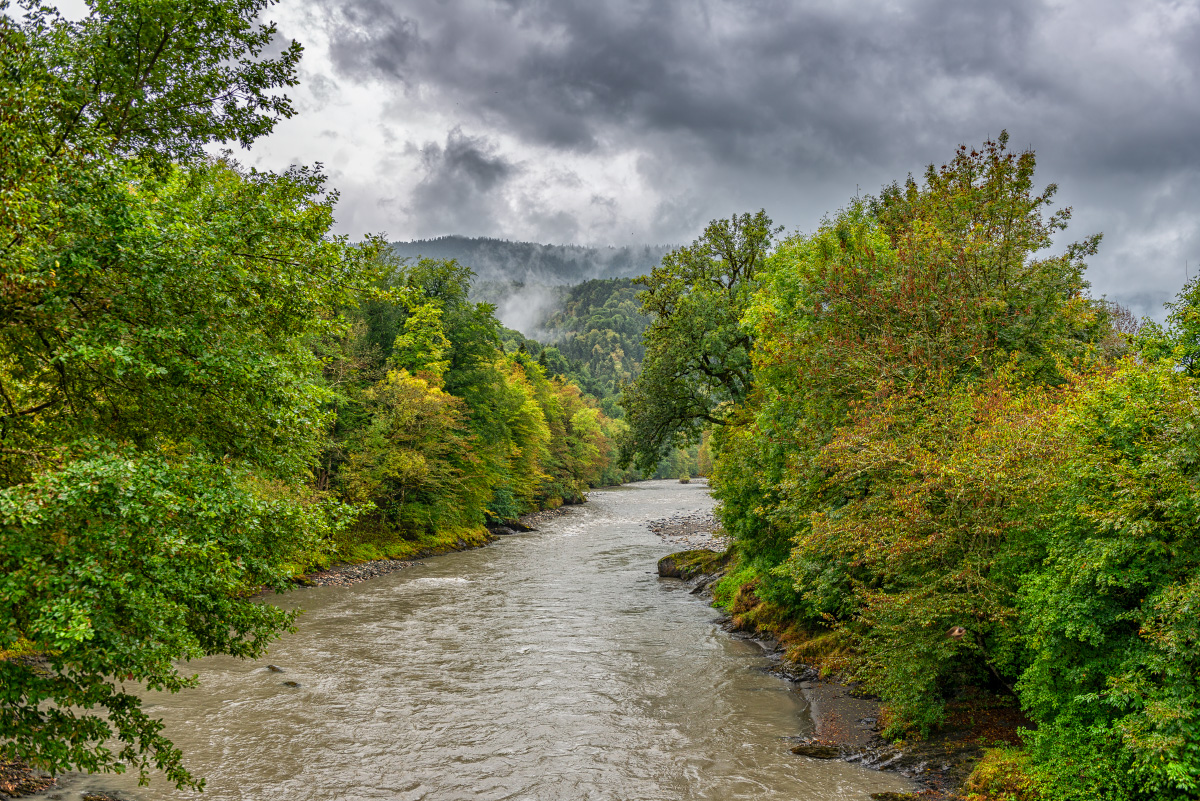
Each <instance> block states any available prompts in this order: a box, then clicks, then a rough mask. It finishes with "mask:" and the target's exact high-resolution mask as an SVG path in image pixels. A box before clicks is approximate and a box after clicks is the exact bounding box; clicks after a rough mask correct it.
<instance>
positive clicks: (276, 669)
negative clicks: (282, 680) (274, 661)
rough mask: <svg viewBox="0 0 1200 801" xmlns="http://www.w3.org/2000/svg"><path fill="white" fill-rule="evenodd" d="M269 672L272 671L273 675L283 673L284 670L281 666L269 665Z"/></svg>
mask: <svg viewBox="0 0 1200 801" xmlns="http://www.w3.org/2000/svg"><path fill="white" fill-rule="evenodd" d="M267 670H269V671H271V672H272V673H282V672H283V668H281V667H280V666H279V665H267Z"/></svg>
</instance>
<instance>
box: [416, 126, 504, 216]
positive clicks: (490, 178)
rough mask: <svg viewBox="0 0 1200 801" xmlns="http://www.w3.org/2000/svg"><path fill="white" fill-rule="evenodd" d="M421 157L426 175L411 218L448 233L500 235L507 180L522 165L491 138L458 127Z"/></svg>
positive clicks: (430, 144) (431, 144)
mask: <svg viewBox="0 0 1200 801" xmlns="http://www.w3.org/2000/svg"><path fill="white" fill-rule="evenodd" d="M420 157H421V167H422V177H421V180H420V182H419V183H418V184H417V185H416V187H415V188H414V189H413V192H412V202H411V206H410V208H409V210H408V211H409V216H410V217H411V218H412V219H413V220H415V221H417V222H418V224H432V225H434V226H435V227H440V228H442V230H445V231H459V230H468V229H470V230H474V231H485V232H486V233H489V234H494V233H496V231H495V230H493V229H492V227H493V226H494V225H495V222H496V216H497V212H498V211H501V210H503V209H504V208H506V206H507V204H506V202H505V199H504V196H503V189H504V183H505V181H507V179H508V178H510V177H511V176H512V175H513V174H514V173H515V172H516V169H517V168H516V166H514V165H513V164H511V163H510V162H508V161H507V160H506V159H505V158H504V157H503V156H500V155H498V154H497V153H496V150H495V147H493V146H492V144H491V143H490V142H489V141H488V140H487V139H486V138H484V137H472V136H466V135H464V134H463V132H462V131H461V130H460V129H458V128H455V129H454V130H452V131H450V133H449V135H447V137H446V142H445V144H444V145H443V144H439V143H437V142H427V143H426V144H425V145H424V147H422V148H421V150H420Z"/></svg>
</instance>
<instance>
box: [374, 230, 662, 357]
mask: <svg viewBox="0 0 1200 801" xmlns="http://www.w3.org/2000/svg"><path fill="white" fill-rule="evenodd" d="M391 247H392V250H393V252H395V254H396V255H397V256H399V257H401V258H404V259H408V260H410V261H416V260H418V259H421V258H426V259H454V260H455V261H457V262H458V263H459V264H461V265H463V266H465V267H468V268H470V269H471V271H472V272H474V273H475V280H474V281H473V282H472V286H471V300H472V301H474V302H483V303H490V304H492V305H493V306H495V307H496V317H497V318H498V319H499V320H500V322H502V323H503V324H504V325H505V326H507V327H508V328H512V329H515V330H517V331H520V332H521V333H523V334H525V335H526V336H528V337H531V338H533V339H536V340H539V341H543V342H546V341H551V340H552V339H553V338H554V336H555V335H554V334H553V333H552V332H549V331H547V330H545V329H544V327H543V326H544V323H545V322H546V320H547V318H548V317H550V316H551V315H553V314H554V313H555V312H556V311H557V310H558V309H559V307H560V306H561V304H562V303H563V301H564V299H565V297H566V287H568V286H574V285H578V284H582V283H584V282H585V281H590V280H593V279H606V278H635V277H637V276H639V275H648V274H649V273H650V271H651V270H653V269H654V268H655V267H657V266H658V265H659V263H660V262H661V261H662V257H663V256H665V255H666V254H667V253H668V252H670V251H671V249H672V248H673V246H672V245H637V246H632V247H631V246H624V247H614V246H608V247H588V246H585V245H546V244H540V243H536V242H513V241H509V240H507V239H491V238H487V237H468V236H441V237H437V238H436V239H417V240H413V241H411V242H392V243H391Z"/></svg>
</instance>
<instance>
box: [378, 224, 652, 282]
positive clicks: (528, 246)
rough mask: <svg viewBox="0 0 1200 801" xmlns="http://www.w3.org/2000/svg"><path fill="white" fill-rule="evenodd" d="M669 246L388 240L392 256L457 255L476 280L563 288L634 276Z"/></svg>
mask: <svg viewBox="0 0 1200 801" xmlns="http://www.w3.org/2000/svg"><path fill="white" fill-rule="evenodd" d="M672 247H673V246H672V245H639V246H635V247H601V248H592V247H585V246H583V245H541V244H538V243H536V242H510V241H508V240H507V239H485V238H474V237H467V236H442V237H438V238H437V239H418V240H416V241H413V242H393V243H392V249H393V250H394V251H395V252H396V255H398V256H402V257H408V258H412V259H415V258H417V257H420V256H424V257H426V258H431V259H456V260H457V261H458V263H459V264H464V265H466V266H467V267H470V268H471V269H472V270H474V271H475V275H476V276H477V278H476V281H477V282H481V283H482V282H493V281H495V282H518V283H522V284H542V285H544V286H562V285H573V284H581V283H583V282H584V281H588V280H591V279H593V278H633V277H635V276H639V275H645V274H646V273H649V272H650V271H651V270H652V269H654V268H655V267H657V266H658V264H659V262H661V261H662V257H663V256H664V255H666V253H667V252H668V251H670V250H671V249H672Z"/></svg>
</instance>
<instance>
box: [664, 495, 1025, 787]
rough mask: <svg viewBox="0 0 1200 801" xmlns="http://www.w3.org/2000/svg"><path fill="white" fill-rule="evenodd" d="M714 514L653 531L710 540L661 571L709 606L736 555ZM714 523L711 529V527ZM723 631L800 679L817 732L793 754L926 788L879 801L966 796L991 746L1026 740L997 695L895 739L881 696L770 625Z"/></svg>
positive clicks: (738, 625)
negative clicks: (814, 659) (884, 727)
mask: <svg viewBox="0 0 1200 801" xmlns="http://www.w3.org/2000/svg"><path fill="white" fill-rule="evenodd" d="M711 520H712V518H711V514H708V515H705V514H703V513H695V514H682V515H676V516H674V517H673V518H671V519H668V520H662V521H652V523H651V524H650V529H651V530H652V531H654V532H655V533H657V534H659V536H660V537H662V538H663V540H664V541H665V542H667V543H670V544H678V543H681V542H684V543H693V542H695V543H708V544H715V545H718V546H720V549H719V550H718V549H717V548H713V547H710V545H705V546H703V547H700V548H689V549H688V550H684V551H680V552H677V553H673V554H670V555H668V556H665V557H663V558H662V559H661V560H659V563H658V574H659V575H660V576H661V577H663V578H672V579H678V580H680V581H682V582H683V583H684V584H685V585H687V586H689V587H690V588H691V593H692V594H693V595H698V596H701V597H703V598H705V599H706V600H708V601H709V602H710V603H712V601H713V594H712V587H713V586H714V585H715V584H716V583H717V582H719V581H720V580H721V578H722V577H723V576H724V575H725V573H726V572H727V570H728V568H729V565H730V562H731V557H730V556H729V554H728V553H727V552H726V551H725V547H726V546H727V542H728V541H727V539H725V538H724V537H723V536H722V534H721V532H720V531H719V528H716V527H715V526H716V524H715V521H713V522H711V523H710V521H711ZM706 525H709V526H713V528H711V529H709V530H706V529H705V526H706ZM722 626H723V628H725V629H726V630H727V631H729V632H730V633H731V634H733V635H734V636H740V637H743V638H745V639H747V640H750V641H753V642H755V643H757V644H758V645H759V646H760V647H761V648H762V649H763V650H764V651H765V652H766V653H768V654H769V655H770V656H771V657H772V658H773V659H774V660H775V661H776V666H775V667H774V668H773V672H775V673H777V674H778V675H780V676H782V677H784V678H786V679H788V680H789V681H791V682H793V684H794V685H795V686H796V688H797V689H798V690H799V691H800V693H801V694H802V695H803V696H804V698H805V700H806V701H807V702H808V705H809V713H810V715H811V717H812V720H813V724H814V727H815V730H814V732H813V733H812V735H810V736H807V737H803V738H798V739H799V740H800V741H799V742H798V743H797V744H796V745H795V746H794V747H793V748H792V753H794V754H797V755H798V756H801V757H807V758H810V759H821V760H841V761H845V762H850V763H856V764H859V765H862V766H864V767H868V768H871V769H874V770H880V771H890V772H895V773H897V774H899V775H901V776H904V777H905V778H908V779H911V780H912V781H914V782H916V783H917V784H918V785H919V786H920V788H921V789H920V790H919V791H918V792H916V793H907V794H905V793H900V794H897V793H879V794H876V795H873V796H872V798H876V799H878V800H879V801H901V800H902V799H918V798H920V799H933V800H935V801H940V800H941V799H945V801H951V799H959V798H961V797H962V793H963V791H964V785H965V784H966V783H967V780H968V778H969V777H970V775H971V773H972V771H973V769H974V767H975V765H976V764H978V762H979V760H980V759H981V758H982V757H983V755H984V750H985V748H989V747H994V746H997V745H1001V744H1007V745H1013V746H1015V745H1019V743H1020V739H1019V736H1018V730H1019V729H1020V728H1021V727H1023V726H1028V725H1029V721H1028V720H1027V719H1026V718H1025V717H1024V715H1022V714H1021V713H1020V712H1019V710H1017V709H1016V708H1015V707H1014V706H1012V705H1010V704H1005V703H1002V702H1001V703H997V699H992V698H985V697H978V698H965V699H959V700H957V701H955V702H952V703H951V704H950V705H949V706H950V714H949V716H948V720H947V722H946V725H945V726H943V727H942V729H941V730H939V731H938V732H937V733H935V734H933V735H931V736H930V737H928V738H926V739H923V740H909V741H907V742H906V741H899V742H890V741H888V740H886V739H884V738H883V737H882V736H881V735H880V720H881V719H882V718H883V716H884V715H886V710H885V709H884V708H883V707H882V705H881V704H880V702H879V700H878V699H876V698H874V697H871V696H869V695H866V694H864V693H863V692H862V690H861V688H860V687H858V686H857V685H855V684H853V683H847V682H845V681H843V680H841V678H840V677H839V676H837V675H836V674H827V675H821V672H820V671H819V670H818V668H817V667H815V666H813V665H808V664H805V663H803V662H801V661H797V660H792V659H788V658H787V648H786V647H785V646H784V644H783V643H781V642H780V640H779V639H778V638H777V637H775V636H774V635H773V634H772V633H771V631H770V630H766V629H764V628H763V627H760V626H755V625H744V624H743V623H742V622H740V621H739V619H738V616H737V615H726V617H725V619H724V621H723V623H722Z"/></svg>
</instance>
